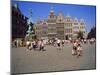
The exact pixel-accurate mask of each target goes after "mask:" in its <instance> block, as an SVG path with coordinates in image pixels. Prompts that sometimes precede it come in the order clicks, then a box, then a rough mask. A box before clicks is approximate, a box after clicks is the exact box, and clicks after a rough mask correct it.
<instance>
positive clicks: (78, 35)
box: [77, 31, 83, 39]
mask: <svg viewBox="0 0 100 75" xmlns="http://www.w3.org/2000/svg"><path fill="white" fill-rule="evenodd" d="M77 38H78V39H83V32H82V31H79V32H78V33H77Z"/></svg>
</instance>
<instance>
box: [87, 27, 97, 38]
mask: <svg viewBox="0 0 100 75" xmlns="http://www.w3.org/2000/svg"><path fill="white" fill-rule="evenodd" d="M87 38H88V39H91V38H96V27H93V28H91V30H90V32H89V33H88V36H87Z"/></svg>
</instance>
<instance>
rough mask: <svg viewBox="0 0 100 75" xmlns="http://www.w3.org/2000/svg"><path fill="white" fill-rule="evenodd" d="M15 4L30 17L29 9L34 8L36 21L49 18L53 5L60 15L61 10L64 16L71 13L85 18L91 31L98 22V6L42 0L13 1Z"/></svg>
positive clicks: (34, 20) (73, 16)
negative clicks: (32, 0)
mask: <svg viewBox="0 0 100 75" xmlns="http://www.w3.org/2000/svg"><path fill="white" fill-rule="evenodd" d="M12 3H13V4H16V3H17V4H18V6H19V9H20V10H21V12H22V13H23V14H24V15H25V16H27V17H29V9H32V12H33V14H32V15H33V17H32V20H33V22H36V21H37V19H38V18H40V19H41V20H43V19H47V18H48V15H49V12H50V10H51V7H53V10H54V12H55V15H58V12H59V11H61V12H62V14H63V16H67V15H70V16H71V18H75V17H77V18H78V19H81V18H83V19H84V21H85V24H86V29H87V31H88V32H89V31H90V29H91V28H92V27H93V26H95V24H96V21H95V20H96V7H95V6H89V5H73V4H57V3H43V2H42V3H41V2H28V1H13V2H12Z"/></svg>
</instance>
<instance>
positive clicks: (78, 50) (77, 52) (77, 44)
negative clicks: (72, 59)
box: [72, 40, 82, 57]
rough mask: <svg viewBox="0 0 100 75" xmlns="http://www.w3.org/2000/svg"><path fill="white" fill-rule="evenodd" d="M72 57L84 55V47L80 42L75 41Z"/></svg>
mask: <svg viewBox="0 0 100 75" xmlns="http://www.w3.org/2000/svg"><path fill="white" fill-rule="evenodd" d="M72 55H76V56H77V57H79V56H81V55H82V45H81V42H80V41H79V40H74V42H73V49H72Z"/></svg>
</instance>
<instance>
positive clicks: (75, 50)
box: [13, 38, 95, 57]
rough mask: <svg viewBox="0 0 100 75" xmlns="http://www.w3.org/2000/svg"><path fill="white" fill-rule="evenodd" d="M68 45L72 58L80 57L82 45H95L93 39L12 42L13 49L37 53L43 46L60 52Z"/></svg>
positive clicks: (43, 49)
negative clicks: (20, 48)
mask: <svg viewBox="0 0 100 75" xmlns="http://www.w3.org/2000/svg"><path fill="white" fill-rule="evenodd" d="M65 43H66V44H68V43H70V44H71V45H73V46H72V55H73V56H74V55H75V56H77V57H79V56H81V55H82V52H83V49H82V44H87V43H90V44H93V43H95V39H90V40H86V39H84V40H82V39H81V40H80V39H76V40H60V39H58V38H55V39H49V40H43V39H36V40H31V41H30V40H27V41H25V42H24V41H23V40H13V46H14V47H26V48H27V49H28V50H39V51H45V50H46V49H45V46H47V45H49V46H54V47H55V48H57V50H62V48H63V47H65V46H67V45H66V44H65Z"/></svg>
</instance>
